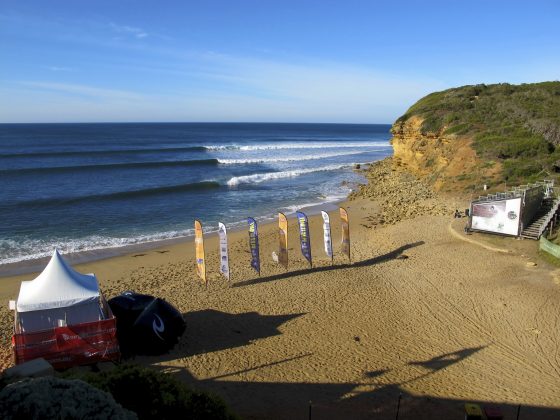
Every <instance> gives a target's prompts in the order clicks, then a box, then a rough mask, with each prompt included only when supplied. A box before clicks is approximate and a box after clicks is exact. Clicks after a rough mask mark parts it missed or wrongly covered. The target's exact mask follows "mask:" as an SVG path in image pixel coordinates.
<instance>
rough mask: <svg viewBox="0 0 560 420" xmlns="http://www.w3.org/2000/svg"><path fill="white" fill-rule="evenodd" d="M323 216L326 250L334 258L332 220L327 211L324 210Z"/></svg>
mask: <svg viewBox="0 0 560 420" xmlns="http://www.w3.org/2000/svg"><path fill="white" fill-rule="evenodd" d="M321 216H323V238H324V240H325V252H326V254H327V255H328V256H329V257H331V260H332V257H333V252H332V239H331V222H330V220H329V215H328V214H327V213H326V212H324V211H322V212H321Z"/></svg>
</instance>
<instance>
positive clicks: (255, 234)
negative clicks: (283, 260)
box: [247, 217, 261, 276]
mask: <svg viewBox="0 0 560 420" xmlns="http://www.w3.org/2000/svg"><path fill="white" fill-rule="evenodd" d="M247 223H249V248H250V249H251V267H253V268H254V269H255V270H257V273H259V276H260V275H261V258H260V255H259V231H258V228H257V221H256V220H255V219H253V218H252V217H248V218H247Z"/></svg>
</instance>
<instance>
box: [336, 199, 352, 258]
mask: <svg viewBox="0 0 560 420" xmlns="http://www.w3.org/2000/svg"><path fill="white" fill-rule="evenodd" d="M339 211H340V220H341V222H342V252H343V253H344V254H346V255H347V256H348V261H349V262H350V264H352V259H351V258H350V221H349V220H348V212H347V211H346V209H345V208H344V207H340V208H339Z"/></svg>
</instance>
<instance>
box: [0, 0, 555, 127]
mask: <svg viewBox="0 0 560 420" xmlns="http://www.w3.org/2000/svg"><path fill="white" fill-rule="evenodd" d="M559 79H560V2H558V1H539V0H536V1H523V2H522V1H490V0H488V1H478V0H469V1H451V0H447V1H429V0H425V1H398V2H389V1H386V2H375V1H373V0H371V1H352V0H347V1H342V0H341V1H329V0H322V1H315V0H313V1H305V0H299V1H291V0H283V1H268V0H260V1H235V0H229V1H226V0H224V1H213V0H207V1H202V0H201V1H186V0H185V1H163V0H162V1H128V0H118V1H117V0H112V1H103V0H96V1H85V0H73V1H70V0H68V1H56V0H49V1H44V0H42V1H32V0H29V1H21V0H17V1H7V0H0V122H90V121H91V122H93V121H258V122H347V123H391V122H393V121H394V120H395V119H396V118H397V117H398V116H400V115H401V114H402V113H404V112H405V111H406V109H407V108H408V107H409V106H410V105H412V104H413V103H414V102H415V101H416V100H417V99H419V98H421V97H422V96H424V95H425V94H427V93H429V92H432V91H435V90H442V89H446V88H449V87H453V86H460V85H465V84H474V83H498V82H509V83H516V84H517V83H530V82H536V81H544V80H559Z"/></svg>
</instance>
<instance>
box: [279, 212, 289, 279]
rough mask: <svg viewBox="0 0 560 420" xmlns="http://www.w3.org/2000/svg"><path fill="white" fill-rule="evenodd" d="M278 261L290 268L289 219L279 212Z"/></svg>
mask: <svg viewBox="0 0 560 420" xmlns="http://www.w3.org/2000/svg"><path fill="white" fill-rule="evenodd" d="M278 245H279V247H278V262H279V263H280V264H282V265H283V266H284V268H286V270H287V269H288V219H286V216H284V213H278Z"/></svg>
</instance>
